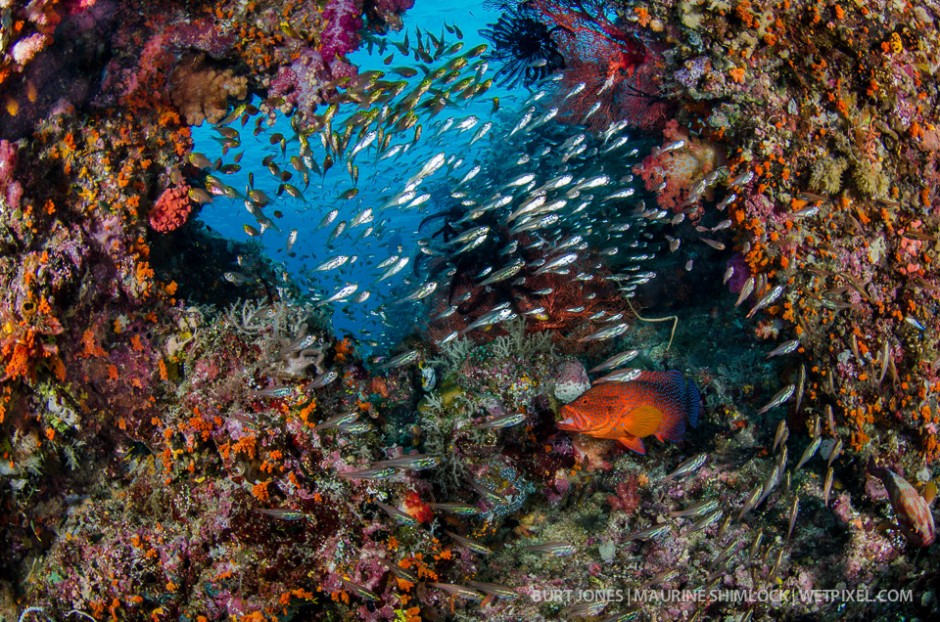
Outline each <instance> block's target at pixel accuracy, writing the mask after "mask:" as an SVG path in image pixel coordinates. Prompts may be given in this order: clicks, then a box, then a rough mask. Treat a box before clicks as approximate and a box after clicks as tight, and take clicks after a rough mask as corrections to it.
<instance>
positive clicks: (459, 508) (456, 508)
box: [428, 503, 480, 516]
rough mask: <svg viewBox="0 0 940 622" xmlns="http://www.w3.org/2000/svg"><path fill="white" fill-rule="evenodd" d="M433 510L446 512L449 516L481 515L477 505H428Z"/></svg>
mask: <svg viewBox="0 0 940 622" xmlns="http://www.w3.org/2000/svg"><path fill="white" fill-rule="evenodd" d="M428 507H430V508H431V509H432V510H438V511H441V512H446V513H447V514H456V515H458V516H475V515H477V514H479V513H480V510H479V509H477V506H475V505H467V504H465V503H428Z"/></svg>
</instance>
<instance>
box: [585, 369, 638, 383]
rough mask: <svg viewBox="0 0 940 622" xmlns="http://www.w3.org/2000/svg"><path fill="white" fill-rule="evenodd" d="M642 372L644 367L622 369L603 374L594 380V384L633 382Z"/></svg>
mask: <svg viewBox="0 0 940 622" xmlns="http://www.w3.org/2000/svg"><path fill="white" fill-rule="evenodd" d="M642 374H643V370H642V369H621V370H620V371H615V372H612V373H609V374H607V375H606V376H601V377H600V378H598V379H597V380H595V381H594V384H599V383H601V382H632V381H634V380H636V379H637V378H639V377H640V376H641V375H642Z"/></svg>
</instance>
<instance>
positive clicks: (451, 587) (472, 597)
mask: <svg viewBox="0 0 940 622" xmlns="http://www.w3.org/2000/svg"><path fill="white" fill-rule="evenodd" d="M428 585H430V586H431V587H436V588H437V589H439V590H441V591H443V592H447V593H448V594H450V595H451V596H453V597H455V598H462V599H464V600H469V601H473V602H478V601H481V600H483V594H481V593H480V592H477V591H476V590H472V589H470V588H468V587H464V586H462V585H456V584H454V583H435V582H432V583H428Z"/></svg>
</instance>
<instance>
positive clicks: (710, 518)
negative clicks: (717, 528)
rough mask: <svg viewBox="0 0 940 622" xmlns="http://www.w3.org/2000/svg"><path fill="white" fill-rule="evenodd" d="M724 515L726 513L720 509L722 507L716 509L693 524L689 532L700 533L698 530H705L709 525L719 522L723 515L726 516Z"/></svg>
mask: <svg viewBox="0 0 940 622" xmlns="http://www.w3.org/2000/svg"><path fill="white" fill-rule="evenodd" d="M724 515H725V513H724V511H723V510H720V509H719V510H715V511H714V512H712V513H711V514H708V515H706V516H705V517H704V518H702V519H700V520H699V521H698V522H697V523H695V524H694V525H692V529H690V530H689V534H693V533H698V532H700V531H704V530H705V529H707V528H708V527H710V526H712V525H714V524H715V523H717V522H718V521H719V520H721V517H722V516H724Z"/></svg>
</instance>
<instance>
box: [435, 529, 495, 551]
mask: <svg viewBox="0 0 940 622" xmlns="http://www.w3.org/2000/svg"><path fill="white" fill-rule="evenodd" d="M444 533H446V534H447V535H448V536H450V538H451V539H452V540H453V541H454V542H456V543H457V544H459V545H460V546H463V547H465V548H467V549H468V550H470V551H472V552H473V553H476V554H478V555H491V554H492V553H493V549H491V548H490V547H488V546H486V545H485V544H483V543H482V542H477V541H476V540H472V539H470V538H465V537H463V536H460V535H457V534H455V533H454V532H452V531H447V530H445V531H444Z"/></svg>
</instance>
